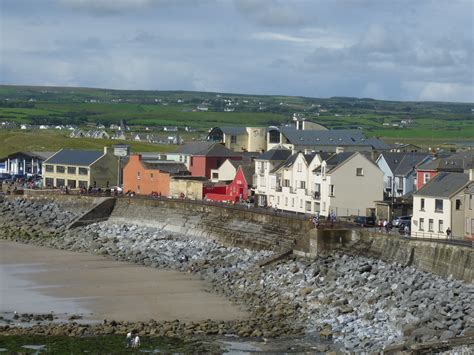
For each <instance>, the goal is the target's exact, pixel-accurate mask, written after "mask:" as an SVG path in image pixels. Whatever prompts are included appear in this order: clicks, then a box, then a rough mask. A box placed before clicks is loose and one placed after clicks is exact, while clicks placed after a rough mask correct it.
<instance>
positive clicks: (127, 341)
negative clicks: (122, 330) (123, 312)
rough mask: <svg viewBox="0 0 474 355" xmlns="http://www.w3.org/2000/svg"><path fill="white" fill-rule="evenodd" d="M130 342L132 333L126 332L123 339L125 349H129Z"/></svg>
mask: <svg viewBox="0 0 474 355" xmlns="http://www.w3.org/2000/svg"><path fill="white" fill-rule="evenodd" d="M132 341H133V338H132V332H128V333H127V337H126V338H125V343H126V347H127V348H131V347H132Z"/></svg>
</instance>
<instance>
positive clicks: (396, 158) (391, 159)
mask: <svg viewBox="0 0 474 355" xmlns="http://www.w3.org/2000/svg"><path fill="white" fill-rule="evenodd" d="M382 156H383V157H384V158H385V161H386V162H387V164H388V166H389V168H390V170H391V171H392V173H393V174H394V175H396V176H406V175H407V174H408V173H409V172H411V171H412V170H413V169H414V168H415V167H416V166H417V165H418V164H420V163H421V162H422V161H423V160H425V159H428V158H429V154H427V153H411V152H407V153H392V152H386V153H382Z"/></svg>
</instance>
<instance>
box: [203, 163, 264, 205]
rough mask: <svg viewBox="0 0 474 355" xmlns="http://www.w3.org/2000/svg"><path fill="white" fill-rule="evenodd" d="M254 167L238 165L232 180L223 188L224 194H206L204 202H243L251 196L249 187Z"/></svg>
mask: <svg viewBox="0 0 474 355" xmlns="http://www.w3.org/2000/svg"><path fill="white" fill-rule="evenodd" d="M254 172H255V166H253V165H240V166H239V167H238V169H237V173H236V174H235V177H234V180H232V182H231V183H230V184H229V185H227V186H225V191H224V193H206V194H205V198H206V200H212V201H226V202H238V201H245V200H247V198H249V197H250V196H251V194H252V192H251V187H252V183H253V175H254Z"/></svg>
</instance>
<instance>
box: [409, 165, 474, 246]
mask: <svg viewBox="0 0 474 355" xmlns="http://www.w3.org/2000/svg"><path fill="white" fill-rule="evenodd" d="M473 198H474V169H470V170H469V173H464V172H463V173H459V172H454V173H453V172H444V171H442V172H439V173H438V174H437V175H436V176H435V177H433V178H432V179H431V180H430V181H428V182H427V183H426V184H425V185H424V186H423V187H422V188H421V189H420V190H418V191H416V192H415V193H414V194H413V217H412V222H411V234H412V236H414V237H418V238H437V239H438V238H442V239H445V238H447V233H446V230H447V229H448V228H449V229H450V230H451V233H452V237H453V238H455V239H463V238H468V239H472V238H473V235H474V200H473Z"/></svg>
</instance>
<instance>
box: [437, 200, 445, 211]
mask: <svg viewBox="0 0 474 355" xmlns="http://www.w3.org/2000/svg"><path fill="white" fill-rule="evenodd" d="M435 212H443V200H440V199H436V200H435Z"/></svg>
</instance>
